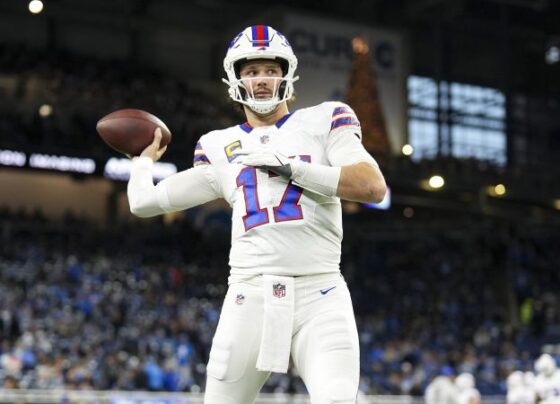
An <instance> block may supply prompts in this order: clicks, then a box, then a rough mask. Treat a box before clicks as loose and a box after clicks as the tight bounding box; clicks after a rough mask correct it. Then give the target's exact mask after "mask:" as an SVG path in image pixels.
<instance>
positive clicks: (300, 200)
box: [128, 25, 386, 404]
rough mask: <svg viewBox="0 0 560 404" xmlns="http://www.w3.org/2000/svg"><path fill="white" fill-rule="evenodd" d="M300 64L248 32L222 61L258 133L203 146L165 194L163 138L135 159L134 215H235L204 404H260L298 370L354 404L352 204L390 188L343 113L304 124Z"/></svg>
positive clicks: (214, 137) (273, 40)
mask: <svg viewBox="0 0 560 404" xmlns="http://www.w3.org/2000/svg"><path fill="white" fill-rule="evenodd" d="M296 67H297V58H296V56H295V55H294V53H293V51H292V48H291V46H290V43H289V42H288V40H287V39H286V38H285V37H284V36H283V35H282V34H281V33H280V32H278V31H276V30H274V29H273V28H272V27H269V26H266V25H256V26H252V27H249V28H246V29H245V30H243V31H242V32H241V33H240V34H239V35H237V36H236V37H235V38H234V39H233V40H232V41H231V43H230V45H229V48H228V50H227V54H226V56H225V59H224V69H225V71H226V74H227V79H224V81H225V82H226V84H227V86H228V89H229V90H228V91H229V96H230V97H231V98H232V99H233V100H234V101H235V102H237V103H239V104H241V106H242V107H243V110H244V112H245V114H246V118H247V121H246V122H245V123H242V124H240V125H236V126H233V127H230V128H227V129H223V130H216V131H212V132H210V133H207V134H205V135H203V136H202V137H201V138H200V140H199V141H198V143H197V145H196V148H195V151H194V167H193V168H191V169H189V170H186V171H183V172H180V173H177V174H175V175H173V176H171V177H168V178H166V179H165V180H163V181H161V182H159V183H158V184H157V186H154V184H153V181H152V166H153V162H154V161H156V160H158V159H159V158H160V157H161V155H162V154H163V153H164V152H165V149H162V150H159V142H160V139H161V132H160V131H159V129H158V130H156V132H155V136H154V141H153V143H152V144H151V145H150V146H148V147H147V148H146V149H145V150H144V151H143V152H142V153H141V155H140V156H139V157H136V158H134V161H133V164H132V171H131V176H130V180H129V184H128V198H129V203H130V209H131V211H132V213H133V214H135V215H137V216H141V217H149V216H154V215H158V214H162V213H165V212H171V211H177V210H181V209H186V208H190V207H193V206H196V205H200V204H203V203H205V202H208V201H211V200H214V199H218V198H223V199H225V200H226V201H227V202H228V203H229V205H230V206H231V207H232V208H233V212H232V236H231V251H230V257H229V265H230V268H231V271H230V277H229V280H228V283H229V287H228V292H227V294H226V296H225V301H224V304H223V307H222V312H221V316H220V320H219V324H218V328H217V330H216V334H215V336H214V339H213V342H212V349H211V352H210V358H209V361H208V367H207V382H206V391H205V398H204V402H205V404H248V403H253V402H254V400H255V397H256V396H257V394H258V392H259V391H260V389H261V387H262V386H263V384H264V383H265V381H266V380H267V378H268V377H269V375H270V373H271V372H281V373H285V372H286V371H287V368H288V363H289V359H290V357H291V358H292V359H293V363H294V365H295V366H296V367H297V370H298V372H299V374H300V375H301V377H302V379H303V381H304V382H305V385H306V387H307V389H308V391H309V394H310V397H311V401H312V402H313V403H314V404H330V403H339V404H351V403H355V402H356V395H357V392H358V382H359V369H360V363H359V345H358V333H357V329H356V323H355V319H354V315H353V309H352V302H351V298H350V294H349V292H348V288H347V285H346V283H345V281H344V278H343V277H342V275H341V273H340V268H339V264H340V251H341V241H342V214H341V204H340V200H341V199H346V200H352V201H361V202H379V201H381V200H382V199H383V197H384V195H385V192H386V186H385V180H384V178H383V175H382V173H381V171H380V170H379V167H378V164H377V163H376V161H375V160H374V159H373V158H372V157H371V156H370V155H369V153H368V152H367V151H366V150H365V149H364V147H363V146H362V144H361V137H362V134H361V130H360V123H359V121H358V119H357V117H356V115H355V114H354V111H353V110H352V109H351V108H350V107H349V106H348V105H346V104H344V103H341V102H324V103H322V104H319V105H316V106H312V107H310V108H305V109H300V110H297V111H294V112H290V111H289V110H288V104H287V102H288V101H289V100H290V99H291V98H292V96H293V92H294V82H295V81H296V80H297V77H296V76H295V71H296Z"/></svg>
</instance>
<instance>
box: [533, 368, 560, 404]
mask: <svg viewBox="0 0 560 404" xmlns="http://www.w3.org/2000/svg"><path fill="white" fill-rule="evenodd" d="M534 387H535V391H536V392H537V395H538V396H539V398H540V399H541V400H542V402H543V403H547V404H548V403H550V404H552V403H555V404H560V370H556V371H555V372H554V374H553V375H552V376H550V377H546V376H545V375H542V374H540V375H538V376H537V377H536V378H535V385H534Z"/></svg>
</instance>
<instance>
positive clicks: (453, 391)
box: [424, 366, 459, 404]
mask: <svg viewBox="0 0 560 404" xmlns="http://www.w3.org/2000/svg"><path fill="white" fill-rule="evenodd" d="M454 377H455V371H454V370H453V368H451V367H450V366H443V367H442V368H441V370H440V374H439V375H438V376H436V377H435V378H434V379H433V380H432V381H431V382H430V384H428V387H426V392H425V394H424V398H425V400H426V404H458V401H457V398H458V393H459V392H458V389H457V386H455V383H454V382H453V379H454Z"/></svg>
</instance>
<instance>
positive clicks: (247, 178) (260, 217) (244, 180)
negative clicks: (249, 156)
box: [237, 167, 268, 231]
mask: <svg viewBox="0 0 560 404" xmlns="http://www.w3.org/2000/svg"><path fill="white" fill-rule="evenodd" d="M237 186H238V187H243V195H244V196H245V211H246V212H247V214H246V215H245V216H243V224H244V225H245V231H247V230H249V229H252V228H253V227H256V226H260V225H261V224H265V223H268V210H266V208H262V209H261V206H260V205H259V197H258V195H257V170H256V169H255V168H253V167H245V168H244V169H243V170H241V172H240V173H239V175H238V176H237Z"/></svg>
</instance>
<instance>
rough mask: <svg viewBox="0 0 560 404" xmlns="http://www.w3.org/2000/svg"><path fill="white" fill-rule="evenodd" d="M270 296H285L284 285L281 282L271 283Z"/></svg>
mask: <svg viewBox="0 0 560 404" xmlns="http://www.w3.org/2000/svg"><path fill="white" fill-rule="evenodd" d="M272 296H274V297H277V298H281V297H284V296H286V285H284V284H283V283H275V284H274V285H272Z"/></svg>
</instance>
